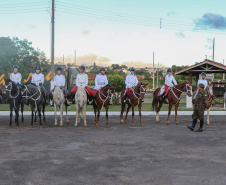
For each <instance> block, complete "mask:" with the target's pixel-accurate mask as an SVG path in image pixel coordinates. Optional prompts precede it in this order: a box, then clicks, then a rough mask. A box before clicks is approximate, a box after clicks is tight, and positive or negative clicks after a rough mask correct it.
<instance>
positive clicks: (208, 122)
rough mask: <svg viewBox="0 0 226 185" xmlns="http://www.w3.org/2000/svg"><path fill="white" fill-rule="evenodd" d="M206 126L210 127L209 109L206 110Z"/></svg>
mask: <svg viewBox="0 0 226 185" xmlns="http://www.w3.org/2000/svg"><path fill="white" fill-rule="evenodd" d="M207 125H210V108H209V109H207Z"/></svg>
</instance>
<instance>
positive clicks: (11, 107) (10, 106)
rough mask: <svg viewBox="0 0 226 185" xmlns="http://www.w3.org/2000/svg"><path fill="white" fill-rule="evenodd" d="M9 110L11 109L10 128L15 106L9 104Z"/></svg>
mask: <svg viewBox="0 0 226 185" xmlns="http://www.w3.org/2000/svg"><path fill="white" fill-rule="evenodd" d="M9 108H10V119H9V126H12V117H13V106H12V105H11V104H9Z"/></svg>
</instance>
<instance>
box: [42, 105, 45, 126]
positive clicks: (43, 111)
mask: <svg viewBox="0 0 226 185" xmlns="http://www.w3.org/2000/svg"><path fill="white" fill-rule="evenodd" d="M45 108H46V104H45V103H43V107H42V114H43V121H44V123H46V116H45Z"/></svg>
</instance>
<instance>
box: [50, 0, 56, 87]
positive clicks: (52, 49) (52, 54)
mask: <svg viewBox="0 0 226 185" xmlns="http://www.w3.org/2000/svg"><path fill="white" fill-rule="evenodd" d="M54 5H55V3H54V0H52V18H51V22H52V35H51V84H50V87H51V89H53V78H54V21H55V20H54V19H55V16H54V13H55V12H54V11H55V9H54Z"/></svg>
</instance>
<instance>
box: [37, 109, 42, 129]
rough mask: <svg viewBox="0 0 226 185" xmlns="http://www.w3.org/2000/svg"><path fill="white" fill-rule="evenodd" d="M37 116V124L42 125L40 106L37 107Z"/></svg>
mask: <svg viewBox="0 0 226 185" xmlns="http://www.w3.org/2000/svg"><path fill="white" fill-rule="evenodd" d="M38 117H39V124H40V126H41V125H42V114H41V108H38Z"/></svg>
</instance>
